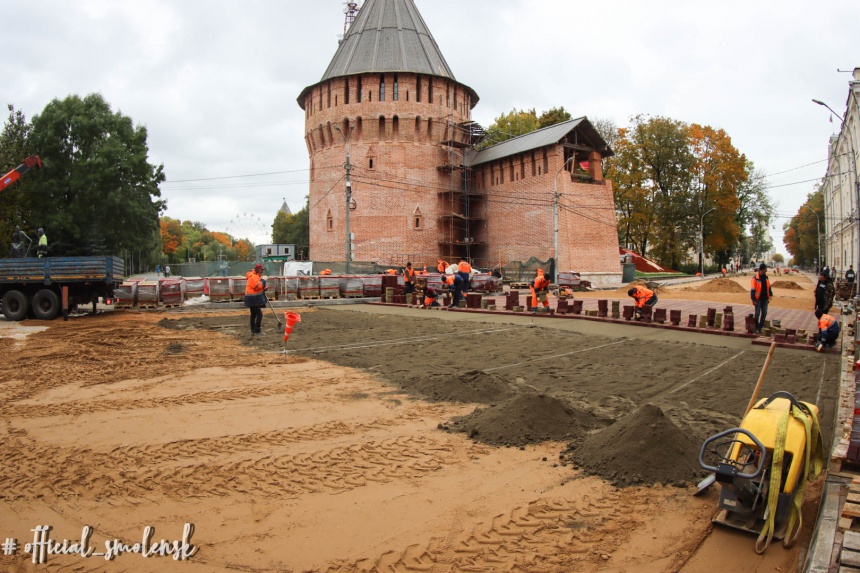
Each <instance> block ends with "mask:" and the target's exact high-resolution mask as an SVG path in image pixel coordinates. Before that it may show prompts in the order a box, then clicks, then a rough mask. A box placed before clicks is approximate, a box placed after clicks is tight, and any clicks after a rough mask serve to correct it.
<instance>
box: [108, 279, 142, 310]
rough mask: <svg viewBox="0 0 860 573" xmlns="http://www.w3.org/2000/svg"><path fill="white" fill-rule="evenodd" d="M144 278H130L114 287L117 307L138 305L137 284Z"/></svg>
mask: <svg viewBox="0 0 860 573" xmlns="http://www.w3.org/2000/svg"><path fill="white" fill-rule="evenodd" d="M142 280H143V279H128V280H125V281H123V283H122V284H121V285H119V287H117V288H115V289H113V294H114V296H115V297H116V308H134V307H135V306H136V305H137V284H138V283H139V282H141V281H142Z"/></svg>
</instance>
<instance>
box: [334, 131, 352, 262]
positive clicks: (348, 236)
mask: <svg viewBox="0 0 860 573" xmlns="http://www.w3.org/2000/svg"><path fill="white" fill-rule="evenodd" d="M334 129H335V130H336V131H337V132H338V133H339V134H340V135H341V136H342V137H343V140H344V141H345V142H346V165H344V167H345V168H346V274H349V263H350V261H351V260H352V233H350V232H349V211H350V205H351V204H352V182H351V181H350V179H349V172H350V169H351V168H352V165H351V164H350V162H349V140H350V137H351V136H352V124H350V125H349V128H348V129H347V132H346V135H344V133H343V131H342V130H341V129H340V126H339V125H335V126H334Z"/></svg>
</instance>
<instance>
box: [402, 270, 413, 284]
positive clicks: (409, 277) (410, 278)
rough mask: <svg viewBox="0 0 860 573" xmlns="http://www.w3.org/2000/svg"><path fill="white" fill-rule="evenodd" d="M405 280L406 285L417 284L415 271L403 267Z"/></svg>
mask: <svg viewBox="0 0 860 573" xmlns="http://www.w3.org/2000/svg"><path fill="white" fill-rule="evenodd" d="M403 280H404V281H406V284H409V283H412V282H415V269H410V268H408V267H403Z"/></svg>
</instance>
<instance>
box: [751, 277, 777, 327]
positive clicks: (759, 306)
mask: <svg viewBox="0 0 860 573" xmlns="http://www.w3.org/2000/svg"><path fill="white" fill-rule="evenodd" d="M772 298H773V290H772V289H771V288H770V279H769V278H768V277H767V265H766V264H764V263H762V264H761V265H759V267H758V271H757V272H756V274H755V276H753V278H752V279H751V280H750V300H752V303H753V305H754V306H755V332H756V334H761V329H762V328H764V321H765V319H766V318H767V305H768V303H769V302H770V299H772Z"/></svg>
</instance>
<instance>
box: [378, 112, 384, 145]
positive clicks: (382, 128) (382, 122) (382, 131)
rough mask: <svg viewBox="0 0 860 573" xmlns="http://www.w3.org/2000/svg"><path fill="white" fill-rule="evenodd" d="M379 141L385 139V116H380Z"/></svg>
mask: <svg viewBox="0 0 860 573" xmlns="http://www.w3.org/2000/svg"><path fill="white" fill-rule="evenodd" d="M378 137H379V139H380V140H381V139H383V138H384V137H385V116H382V115H380V116H379V136H378Z"/></svg>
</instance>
